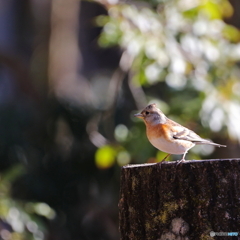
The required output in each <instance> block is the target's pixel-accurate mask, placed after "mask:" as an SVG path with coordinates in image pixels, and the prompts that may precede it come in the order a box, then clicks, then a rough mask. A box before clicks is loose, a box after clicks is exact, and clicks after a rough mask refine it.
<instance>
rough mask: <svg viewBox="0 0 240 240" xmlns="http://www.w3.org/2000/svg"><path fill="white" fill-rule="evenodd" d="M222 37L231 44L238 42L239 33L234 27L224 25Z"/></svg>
mask: <svg viewBox="0 0 240 240" xmlns="http://www.w3.org/2000/svg"><path fill="white" fill-rule="evenodd" d="M223 36H224V37H225V38H227V39H228V40H230V41H231V42H239V41H240V31H239V30H238V29H237V28H236V27H234V26H231V25H225V27H224V29H223Z"/></svg>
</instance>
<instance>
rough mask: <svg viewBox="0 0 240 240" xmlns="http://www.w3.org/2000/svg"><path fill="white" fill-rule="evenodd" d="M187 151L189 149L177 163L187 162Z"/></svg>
mask: <svg viewBox="0 0 240 240" xmlns="http://www.w3.org/2000/svg"><path fill="white" fill-rule="evenodd" d="M187 152H188V150H187V151H186V152H185V153H184V154H183V157H182V159H181V160H179V162H178V163H177V165H178V164H180V163H182V162H185V156H186V154H187Z"/></svg>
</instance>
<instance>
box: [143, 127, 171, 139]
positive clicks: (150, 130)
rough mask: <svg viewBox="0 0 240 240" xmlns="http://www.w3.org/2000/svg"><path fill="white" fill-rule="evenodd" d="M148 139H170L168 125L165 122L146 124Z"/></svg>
mask: <svg viewBox="0 0 240 240" xmlns="http://www.w3.org/2000/svg"><path fill="white" fill-rule="evenodd" d="M146 127H147V137H148V139H153V138H161V137H163V138H165V139H166V140H168V139H170V132H169V126H168V125H167V124H157V125H153V126H152V125H146Z"/></svg>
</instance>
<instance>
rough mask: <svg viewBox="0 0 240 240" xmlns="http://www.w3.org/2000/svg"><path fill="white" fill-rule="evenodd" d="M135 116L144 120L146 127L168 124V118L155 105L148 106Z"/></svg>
mask: <svg viewBox="0 0 240 240" xmlns="http://www.w3.org/2000/svg"><path fill="white" fill-rule="evenodd" d="M134 116H135V117H137V118H142V119H143V120H144V122H145V123H146V125H147V124H150V125H156V124H164V123H165V122H166V116H165V115H164V114H163V112H162V111H161V110H160V109H159V108H157V105H156V104H155V103H152V104H150V105H148V106H147V107H146V108H144V109H143V110H142V111H141V112H140V113H137V114H134Z"/></svg>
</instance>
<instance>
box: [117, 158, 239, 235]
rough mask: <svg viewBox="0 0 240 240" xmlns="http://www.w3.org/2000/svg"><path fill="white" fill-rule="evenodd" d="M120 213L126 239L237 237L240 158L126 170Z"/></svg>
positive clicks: (123, 170)
mask: <svg viewBox="0 0 240 240" xmlns="http://www.w3.org/2000/svg"><path fill="white" fill-rule="evenodd" d="M119 211H120V212H119V218H120V234H121V239H122V240H129V239H131V240H132V239H134V240H150V239H152V240H167V239H168V240H173V239H182V240H187V239H189V240H190V239H194V240H196V239H221V240H224V239H234V237H232V238H231V237H230V238H229V237H224V236H222V237H217V235H219V232H223V234H226V233H227V232H238V231H240V159H220V160H204V161H186V162H183V163H181V164H179V165H177V163H176V162H164V163H162V164H142V165H128V166H125V167H123V168H122V172H121V190H120V201H119ZM213 232H215V236H214V233H213ZM210 233H211V234H210ZM220 234H222V233H220ZM235 239H238V238H237V237H235Z"/></svg>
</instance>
